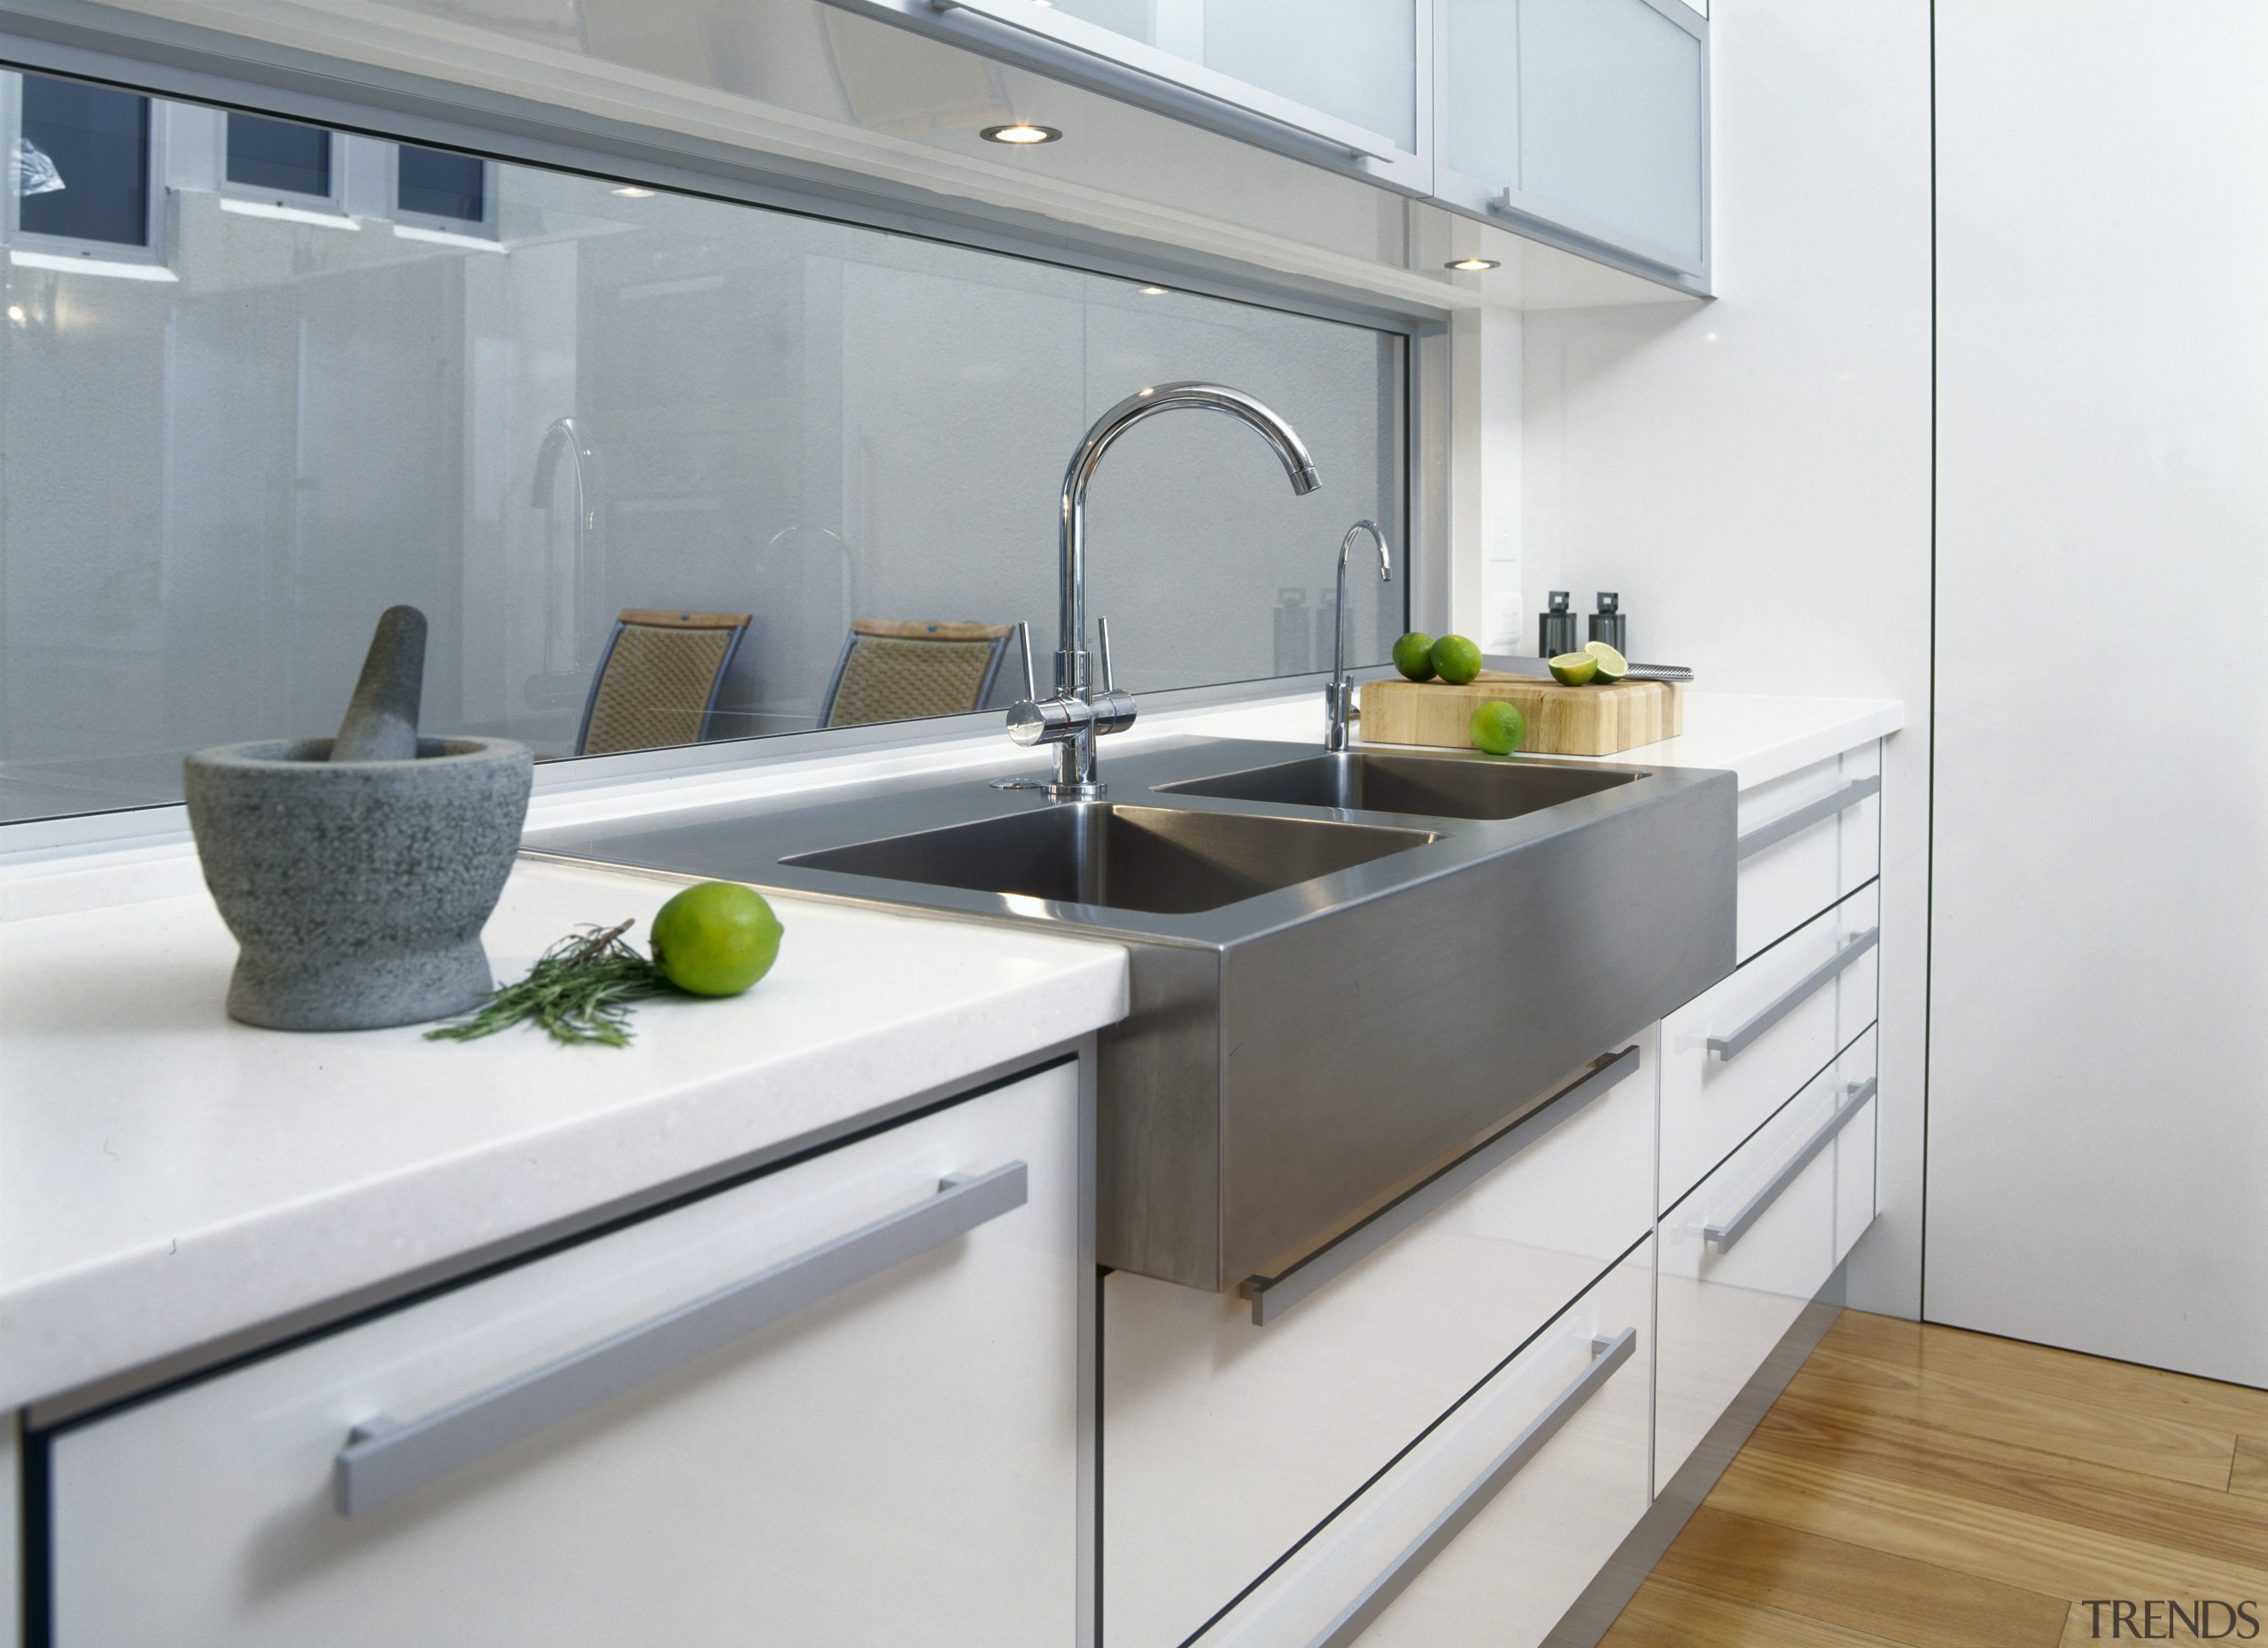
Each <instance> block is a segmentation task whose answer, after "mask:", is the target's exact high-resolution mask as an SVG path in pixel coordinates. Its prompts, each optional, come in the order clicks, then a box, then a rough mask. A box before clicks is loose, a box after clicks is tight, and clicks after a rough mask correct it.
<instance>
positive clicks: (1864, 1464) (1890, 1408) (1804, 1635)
mask: <svg viewBox="0 0 2268 1648" xmlns="http://www.w3.org/2000/svg"><path fill="white" fill-rule="evenodd" d="M2154 1598H2155V1599H2159V1600H2160V1601H2161V1603H2163V1600H2164V1599H2171V1600H2174V1601H2177V1602H2179V1603H2180V1604H2181V1605H2183V1607H2184V1608H2185V1609H2192V1608H2194V1606H2195V1605H2196V1604H2197V1602H2198V1601H2200V1600H2201V1599H2204V1598H2217V1599H2219V1600H2220V1601H2223V1602H2225V1603H2232V1604H2233V1603H2236V1602H2241V1601H2247V1600H2249V1601H2250V1602H2251V1603H2252V1604H2253V1607H2252V1610H2251V1614H2252V1617H2253V1618H2254V1619H2256V1620H2257V1621H2258V1622H2259V1623H2258V1630H2257V1632H2256V1633H2255V1632H2253V1631H2252V1630H2251V1629H2249V1628H2248V1626H2247V1624H2245V1623H2243V1622H2240V1621H2229V1620H2227V1619H2226V1618H2225V1616H2223V1615H2221V1614H2219V1613H2215V1614H2213V1615H2211V1616H2210V1618H2209V1621H2208V1625H2209V1629H2210V1636H2209V1637H2207V1638H2200V1637H2198V1636H2194V1635H2193V1634H2192V1633H2191V1632H2190V1631H2189V1630H2188V1629H2184V1628H2182V1627H2180V1626H2179V1625H2177V1624H2176V1623H2175V1622H2174V1621H2173V1618H2172V1616H2171V1614H2169V1613H2168V1612H2167V1611H2166V1610H2165V1608H2164V1607H2163V1605H2161V1606H2160V1607H2159V1608H2157V1609H2156V1610H2155V1613H2147V1614H2146V1613H2143V1612H2142V1610H2141V1605H2142V1604H2143V1603H2145V1602H2147V1601H2149V1600H2151V1599H2154ZM2089 1599H2095V1600H2099V1601H2103V1602H2106V1603H2116V1602H2122V1601H2123V1602H2131V1603H2133V1604H2135V1605H2136V1607H2135V1609H2134V1611H2133V1612H2132V1613H2131V1614H2130V1615H2128V1616H2127V1617H2126V1619H2125V1620H2124V1621H2121V1619H2120V1617H2119V1614H2118V1613H2117V1610H2116V1609H2114V1608H2112V1607H2109V1606H2106V1607H2104V1608H2102V1609H2101V1610H2091V1609H2089V1608H2088V1607H2086V1606H2085V1603H2086V1602H2087V1601H2088V1600H2089ZM2098 1617H2099V1619H2100V1635H2099V1636H2098V1635H2096V1634H2095V1633H2096V1621H2097V1619H2098ZM2146 1623H2148V1624H2149V1625H2151V1626H2153V1627H2154V1628H2155V1629H2153V1630H2152V1631H2151V1633H2150V1637H2151V1638H2152V1639H2155V1640H2157V1641H2162V1642H2163V1641H2173V1642H2192V1641H2198V1640H2216V1641H2227V1642H2244V1641H2248V1640H2250V1641H2257V1642H2260V1643H2262V1644H2268V1392H2264V1391H2257V1390H2250V1389H2247V1388H2244V1387H2241V1386H2236V1385H2219V1384H2215V1383H2213V1382H2211V1381H2210V1380H2199V1379H2188V1378H2185V1377H2183V1376H2182V1375H2180V1374H2176V1373H2162V1372H2155V1371H2154V1370H2151V1369H2148V1368H2138V1367H2132V1366H2130V1365H2128V1364H2124V1363H2118V1362H2103V1361H2099V1360H2097V1359H2095V1358H2093V1357H2092V1356H2077V1355H2074V1354H2072V1353H2071V1352H2070V1351H2063V1350H2047V1349H2041V1348H2039V1346H2036V1345H2025V1344H2019V1343H2016V1342H2015V1341H2010V1340H2005V1339H1992V1338H1987V1337H1986V1336H1985V1335H1983V1334H1981V1333H1961V1332H1959V1331H1957V1330H1955V1329H1953V1328H1943V1327H1924V1326H1922V1325H1917V1324H1915V1323H1912V1322H1904V1321H1899V1320H1896V1319H1894V1318H1889V1317H1880V1316H1868V1315H1865V1314H1863V1313H1861V1312H1859V1311H1855V1310H1846V1311H1845V1312H1844V1313H1843V1315H1842V1317H1841V1318H1838V1319H1837V1322H1836V1324H1835V1325H1834V1326H1833V1327H1832V1328H1830V1329H1829V1331H1828V1333H1827V1337H1826V1338H1825V1339H1824V1340H1823V1341H1821V1343H1820V1346H1819V1349H1817V1350H1816V1351H1814V1353H1813V1354H1812V1356H1811V1359H1810V1360H1809V1361H1807V1362H1806V1363H1805V1364H1804V1366H1803V1369H1802V1371H1801V1372H1798V1374H1797V1375H1796V1378H1795V1380H1794V1381H1793V1382H1792V1383H1790V1385H1789V1387H1788V1388H1787V1390H1786V1391H1785V1392H1784V1393H1783V1394H1782V1395H1781V1397H1780V1399H1779V1401H1778V1402H1777V1403H1774V1404H1773V1408H1772V1411H1771V1412H1770V1413H1768V1414H1767V1415H1766V1416H1765V1419H1764V1422H1763V1424H1761V1425H1760V1426H1758V1427H1757V1429H1756V1433H1755V1434H1754V1435H1753V1436H1751V1438H1750V1439H1749V1442H1748V1444H1747V1446H1746V1447H1744V1449H1742V1450H1741V1452H1740V1455H1739V1457H1738V1458H1736V1459H1735V1460H1734V1461H1733V1464H1732V1466H1731V1468H1730V1469H1729V1470H1728V1471H1727V1472H1726V1473H1725V1474H1724V1476H1723V1477H1722V1479H1720V1481H1719V1482H1718V1483H1717V1486H1716V1488H1715V1489H1713V1491H1712V1492H1711V1493H1710V1495H1709V1496H1708V1498H1707V1499H1706V1500H1705V1502H1704V1503H1703V1504H1702V1506H1701V1508H1700V1510H1699V1511H1698V1512H1696V1513H1695V1514H1694V1518H1693V1520H1692V1521H1691V1522H1690V1523H1689V1524H1688V1525H1687V1526H1686V1528H1685V1531H1684V1532H1683V1533H1682V1534H1681V1535H1679V1536H1678V1539H1677V1543H1675V1544H1674V1545H1672V1546H1671V1547H1670V1550H1669V1552H1668V1554H1667V1555H1666V1556H1665V1557H1664V1558H1663V1559H1662V1560H1661V1562H1660V1564H1659V1565H1658V1566H1657V1567H1656V1568H1655V1569H1654V1572H1653V1574H1651V1576H1650V1577H1649V1578H1648V1579H1647V1581H1646V1582H1645V1585H1644V1586H1643V1589H1641V1590H1639V1592H1638V1594H1637V1595H1636V1596H1635V1597H1633V1598H1632V1599H1631V1602H1630V1605H1629V1606H1628V1607H1627V1608H1626V1609H1624V1610H1623V1613H1622V1616H1621V1617H1620V1618H1619V1620H1617V1621H1615V1624H1614V1628H1613V1629H1612V1631H1610V1632H1609V1633H1608V1634H1607V1636H1606V1637H1605V1639H1604V1644H1605V1648H1670V1645H1671V1644H1678V1645H1679V1648H1729V1645H1732V1644H1755V1645H1756V1648H1868V1645H1870V1644H1884V1643H1889V1644H1908V1645H1909V1648H1999V1645H2000V1644H2010V1648H2019V1645H2022V1644H2038V1645H2039V1648H2055V1645H2056V1644H2073V1643H2085V1642H2095V1641H2103V1642H2109V1641H2112V1640H2117V1641H2122V1642H2132V1641H2135V1640H2138V1639H2140V1637H2141V1636H2142V1628H2143V1626H2144V1625H2145V1624H2146ZM2122 1624H2123V1629H2120V1627H2121V1626H2122ZM2231 1625H2233V1629H2229V1627H2230V1626H2231ZM2114 1631H2117V1636H2116V1637H2114V1635H2113V1633H2114Z"/></svg>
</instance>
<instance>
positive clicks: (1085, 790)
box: [1008, 384, 1323, 801]
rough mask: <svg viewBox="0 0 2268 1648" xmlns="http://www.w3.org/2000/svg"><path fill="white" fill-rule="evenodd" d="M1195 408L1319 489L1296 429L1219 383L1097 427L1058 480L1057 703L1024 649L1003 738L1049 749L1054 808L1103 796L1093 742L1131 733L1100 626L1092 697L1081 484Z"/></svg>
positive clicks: (1180, 391)
mask: <svg viewBox="0 0 2268 1648" xmlns="http://www.w3.org/2000/svg"><path fill="white" fill-rule="evenodd" d="M1183 407H1191V408H1196V409H1198V410H1200V411H1208V412H1225V413H1227V414H1229V416H1231V417H1235V418H1239V419H1241V420H1242V421H1243V422H1245V423H1247V424H1250V425H1251V426H1252V427H1253V428H1254V429H1255V430H1257V431H1260V433H1261V435H1262V438H1264V439H1266V440H1267V442H1268V443H1269V445H1270V446H1271V447H1274V448H1275V449H1276V456H1277V457H1278V460H1280V461H1281V462H1282V463H1283V465H1284V472H1285V474H1286V475H1288V476H1290V477H1291V478H1292V491H1293V494H1295V495H1297V496H1301V497H1304V496H1306V495H1307V494H1309V493H1311V492H1313V491H1315V489H1316V488H1317V487H1318V486H1322V485H1323V482H1322V481H1321V480H1320V479H1319V478H1317V475H1316V472H1315V463H1314V461H1313V460H1312V459H1310V458H1309V456H1308V449H1307V447H1305V446H1304V445H1303V444H1301V440H1300V438H1299V436H1297V435H1296V434H1294V433H1293V431H1292V426H1291V425H1290V424H1286V423H1285V422H1284V420H1283V419H1282V418H1280V417H1278V416H1276V414H1275V413H1273V412H1271V411H1270V410H1269V409H1268V408H1266V407H1264V406H1262V405H1261V404H1260V402H1259V401H1257V400H1254V399H1253V398H1252V397H1251V396H1250V395H1247V394H1246V393H1243V392H1241V391H1239V390H1235V389H1230V388H1226V387H1224V386H1223V385H1219V384H1160V385H1156V386H1155V387H1153V388H1150V389H1145V390H1142V391H1140V392H1139V393H1135V394H1131V395H1129V396H1127V397H1126V399H1125V400H1122V401H1120V402H1119V403H1118V404H1117V405H1116V406H1115V407H1113V408H1110V410H1109V411H1107V412H1106V413H1104V414H1103V415H1102V416H1100V417H1099V418H1097V419H1096V420H1095V424H1094V427H1093V428H1091V429H1090V430H1089V431H1087V433H1086V437H1085V439H1083V440H1081V441H1080V442H1079V447H1078V450H1077V451H1076V452H1074V453H1073V454H1072V455H1071V464H1070V467H1069V468H1068V469H1067V470H1064V471H1063V501H1062V519H1061V522H1060V528H1059V538H1058V542H1059V545H1060V550H1061V558H1060V565H1059V568H1058V573H1059V580H1060V595H1061V602H1060V607H1061V610H1060V614H1059V622H1058V625H1057V628H1056V653H1055V696H1053V697H1052V698H1041V697H1040V696H1039V688H1038V683H1037V681H1036V680H1034V679H1033V675H1032V668H1031V649H1030V647H1029V644H1027V645H1026V646H1025V648H1024V697H1023V699H1022V700H1021V702H1019V703H1017V704H1012V705H1010V706H1009V709H1008V736H1009V737H1011V738H1013V739H1014V740H1015V741H1016V742H1018V743H1020V744H1025V745H1031V744H1053V745H1054V746H1055V780H1054V781H1053V782H1052V783H1050V784H1044V785H1041V786H1039V788H1041V789H1045V790H1046V791H1047V793H1048V794H1049V795H1050V796H1052V797H1054V798H1055V799H1057V800H1059V801H1067V800H1068V801H1091V800H1093V799H1094V798H1095V797H1098V796H1099V795H1101V794H1102V793H1103V787H1102V782H1101V781H1100V780H1099V779H1098V778H1097V777H1096V776H1095V741H1096V740H1097V739H1098V738H1099V737H1102V736H1103V735H1106V734H1108V733H1118V732H1123V731H1125V729H1126V728H1128V727H1131V726H1132V725H1133V724H1134V699H1133V696H1132V695H1131V694H1130V693H1122V692H1120V691H1118V690H1117V689H1116V688H1115V686H1114V685H1113V684H1112V681H1111V673H1110V626H1109V620H1107V619H1104V620H1102V621H1101V629H1100V640H1101V646H1102V657H1101V664H1102V683H1101V689H1100V690H1099V691H1097V690H1096V688H1095V684H1094V683H1093V681H1092V680H1090V679H1089V675H1088V668H1087V664H1088V660H1087V483H1088V482H1089V481H1091V480H1092V479H1093V478H1094V473H1095V468H1096V466H1097V465H1098V464H1099V463H1101V462H1102V455H1103V454H1104V453H1106V452H1107V451H1109V450H1110V447H1111V443H1112V442H1113V441H1115V440H1116V439H1118V438H1119V437H1120V436H1121V435H1122V434H1124V433H1125V432H1126V431H1128V430H1130V429H1131V428H1133V427H1134V425H1135V424H1138V423H1140V422H1141V421H1142V420H1143V419H1144V418H1146V417H1152V416H1156V415H1157V414H1158V413H1161V412H1171V411H1174V410H1176V409H1177V408H1183Z"/></svg>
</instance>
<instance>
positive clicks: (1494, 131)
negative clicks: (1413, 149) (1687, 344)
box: [1433, 0, 1709, 277]
mask: <svg viewBox="0 0 2268 1648" xmlns="http://www.w3.org/2000/svg"><path fill="white" fill-rule="evenodd" d="M1444 10H1445V12H1446V15H1445V17H1444V18H1443V19H1442V27H1441V35H1442V42H1441V44H1442V50H1441V61H1442V64H1443V74H1442V81H1441V85H1442V95H1441V131H1442V141H1441V148H1440V152H1439V159H1440V164H1439V165H1438V166H1437V167H1436V168H1435V172H1434V190H1433V191H1434V193H1435V194H1436V195H1438V196H1440V197H1441V199H1442V200H1443V201H1445V202H1446V203H1447V204H1449V205H1451V206H1458V207H1461V208H1463V209H1464V210H1466V211H1468V212H1487V213H1491V214H1496V215H1499V216H1501V217H1503V218H1504V219H1505V220H1506V221H1507V222H1511V223H1512V224H1514V225H1515V226H1518V225H1521V224H1529V225H1535V226H1538V227H1542V228H1544V229H1557V230H1559V231H1562V232H1564V233H1569V234H1573V235H1575V236H1578V237H1581V238H1583V239H1587V240H1592V241H1596V242H1597V243H1599V244H1600V245H1603V246H1605V247H1608V248H1612V249H1615V250H1619V251H1622V252H1625V253H1634V254H1635V255H1636V256H1638V257H1641V258H1643V259H1646V260H1651V261H1653V262H1655V263H1658V264H1661V265H1663V266H1666V268H1670V269H1672V270H1674V271H1676V272H1677V273H1680V274H1683V275H1688V276H1696V277H1698V276H1705V274H1706V272H1707V268H1708V138H1707V134H1708V116H1709V93H1708V88H1709V51H1708V43H1707V30H1708V24H1707V23H1706V22H1705V20H1704V19H1702V17H1701V15H1700V14H1699V13H1698V12H1695V11H1693V10H1692V9H1691V8H1690V7H1689V6H1687V5H1685V4H1682V0H1447V4H1446V6H1445V8H1444Z"/></svg>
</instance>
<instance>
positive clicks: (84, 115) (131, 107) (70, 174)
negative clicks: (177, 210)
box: [12, 74, 150, 247]
mask: <svg viewBox="0 0 2268 1648" xmlns="http://www.w3.org/2000/svg"><path fill="white" fill-rule="evenodd" d="M19 96H20V97H21V103H20V105H19V108H20V110H21V115H20V119H19V129H18V131H17V133H16V134H15V140H14V145H13V146H14V151H15V152H14V155H13V160H14V166H13V168H12V169H13V171H14V182H15V188H16V229H17V230H18V232H19V233H20V234H25V235H43V236H50V237H54V238H56V239H58V240H74V241H81V242H86V243H90V244H92V245H100V246H111V247H118V246H137V247H139V246H147V245H149V244H150V99H149V98H147V97H137V96H136V95H135V94H134V93H132V92H128V91H115V90H113V89H111V88H109V87H107V86H88V85H82V84H81V83H80V82H76V81H67V80H50V79H49V78H48V77H47V76H45V75H43V74H27V75H25V76H23V80H22V88H21V91H20V93H19Z"/></svg>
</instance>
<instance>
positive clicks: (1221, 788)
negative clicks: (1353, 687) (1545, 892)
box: [1158, 750, 1643, 819]
mask: <svg viewBox="0 0 2268 1648" xmlns="http://www.w3.org/2000/svg"><path fill="white" fill-rule="evenodd" d="M1641 777H1643V773H1635V772H1630V771H1628V770H1627V769H1617V768H1614V767H1596V766H1542V765H1538V764H1534V763H1531V762H1524V761H1519V762H1516V761H1494V760H1489V761H1482V760H1473V759H1467V758H1454V759H1452V758H1442V757H1437V756H1404V755H1379V754H1373V753H1371V752H1370V751H1368V750H1363V751H1355V750H1348V751H1345V752H1343V753H1339V754H1328V755H1314V756H1309V757H1308V758H1306V759H1304V760H1300V761H1285V762H1279V763H1278V764H1277V765H1276V766H1263V767H1255V768H1254V769H1253V770H1252V771H1250V772H1247V773H1223V774H1222V775H1221V776H1220V777H1218V778H1196V779H1189V780H1186V781H1183V782H1181V783H1177V784H1161V785H1159V786H1158V789H1160V791H1161V792H1163V793H1166V794H1170V795H1183V796H1222V797H1227V798H1228V799H1230V800H1232V801H1273V802H1283V803H1289V804H1291V805H1295V806H1305V807H1331V808H1333V809H1336V810H1340V811H1349V812H1408V813H1415V814H1417V815H1418V816H1420V817H1424V818H1441V819H1516V818H1518V817H1520V816H1521V815H1522V814H1523V813H1528V812H1537V811H1539V810H1540V809H1542V808H1544V807H1556V806H1557V805H1559V804H1560V803H1561V802H1563V801H1574V800H1578V799H1580V798H1581V797H1584V796H1595V795H1597V794H1598V793H1599V792H1600V791H1601V790H1605V789H1616V788H1618V787H1619V786H1620V785H1623V784H1627V783H1631V782H1634V781H1636V780H1637V779H1639V778H1641Z"/></svg>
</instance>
